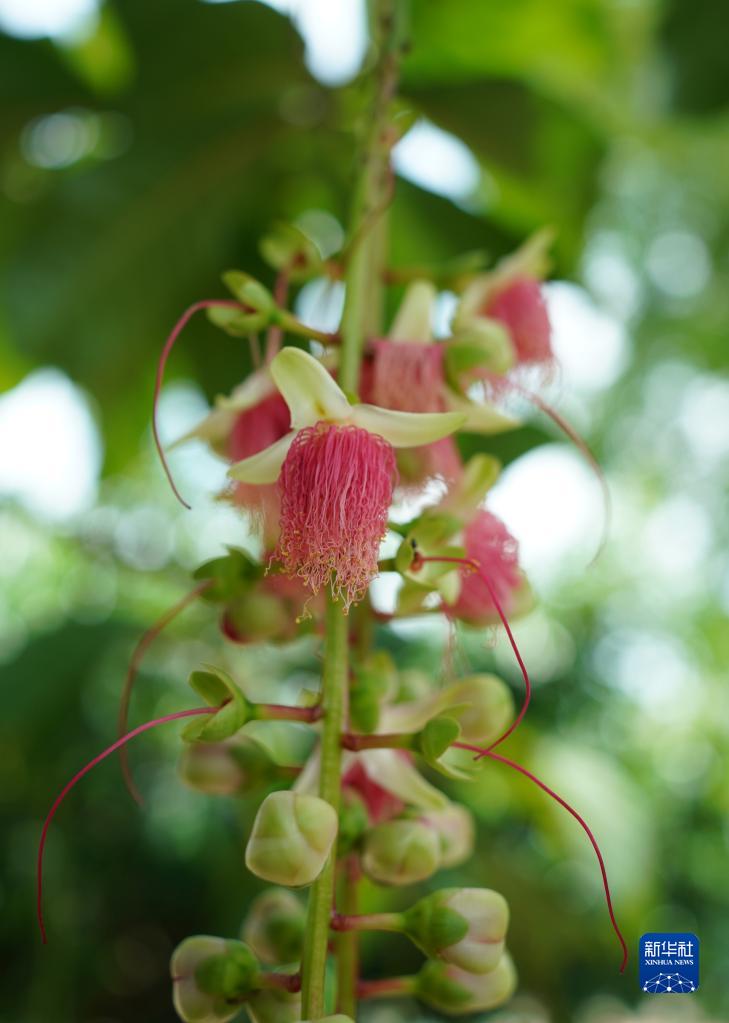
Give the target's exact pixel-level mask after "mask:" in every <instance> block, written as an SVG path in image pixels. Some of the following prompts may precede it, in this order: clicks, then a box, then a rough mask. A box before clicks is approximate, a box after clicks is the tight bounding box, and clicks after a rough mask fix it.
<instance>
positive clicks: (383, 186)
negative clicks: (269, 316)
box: [301, 0, 399, 1020]
mask: <svg viewBox="0 0 729 1023" xmlns="http://www.w3.org/2000/svg"><path fill="white" fill-rule="evenodd" d="M396 7H397V0H375V2H374V3H373V4H372V16H373V31H374V38H375V43H376V45H377V46H378V60H377V64H376V66H375V69H374V75H373V99H372V104H373V105H372V117H371V123H370V128H369V132H368V136H367V138H366V141H365V146H364V149H363V154H362V158H361V159H362V163H361V172H360V177H359V181H358V183H357V186H356V191H355V196H354V206H353V211H352V222H351V228H350V243H349V251H348V257H347V269H346V276H345V287H346V291H345V303H344V309H343V311H342V322H341V328H340V333H341V363H340V370H339V383H340V386H341V387H342V388H343V390H344V391H345V392H349V393H356V392H357V389H358V387H359V374H360V364H361V360H362V351H363V347H364V339H365V335H366V333H367V330H368V327H370V328H371V326H372V324H371V323H370V322H369V321H370V317H371V316H372V310H373V309H377V308H378V307H379V305H380V301H379V298H380V296H379V294H378V292H379V289H380V287H381V283H380V282H381V279H382V269H383V267H382V266H381V265H380V263H381V262H382V261H383V257H384V244H383V237H384V227H383V223H382V221H383V218H384V214H385V208H386V205H387V200H388V191H389V188H390V180H391V170H390V160H389V151H390V146H391V143H392V139H391V138H390V129H389V125H388V114H389V106H390V102H391V100H392V98H393V95H394V92H395V87H396V82H397V72H398V58H399V53H398V47H399V43H398V38H397V32H396V29H397V23H396V13H397V12H396ZM347 622H348V619H347V618H346V617H345V616H344V615H343V613H342V608H341V606H338V605H337V604H335V603H334V601H333V600H332V599H331V598H330V599H329V602H328V606H327V615H326V639H325V662H324V684H323V694H322V695H323V706H324V724H323V733H322V744H321V773H320V785H319V794H320V796H321V798H322V799H326V800H327V801H328V802H330V803H331V804H332V805H333V806H335V807H337V808H338V807H339V797H340V787H341V735H342V732H343V731H344V724H345V712H346V692H347V686H348V683H349V668H348V656H347V654H348V649H347V648H348V625H347ZM335 868H336V862H335V853H334V852H333V853H332V856H331V858H330V860H329V862H328V864H327V866H326V868H325V869H324V871H323V873H322V875H321V876H320V877H319V879H318V880H317V881H316V883H315V884H314V886H313V888H312V890H311V894H310V896H309V909H308V921H307V941H306V943H305V946H304V958H303V962H302V991H301V1007H302V1017H303V1018H304V1019H307V1020H317V1019H320V1018H321V1017H323V1016H324V1014H325V1009H324V978H325V971H326V961H327V953H328V948H329V940H330V931H329V923H330V917H331V913H332V910H333V905H334V888H335ZM352 898H354V896H353V893H351V892H350V899H352ZM350 908H353V903H352V902H351V901H350ZM356 942H357V937H356V935H347V936H346V937H345V938H343V944H344V945H345V949H344V950H343V949H342V948H341V944H340V949H339V951H340V953H341V952H342V951H344V953H345V954H344V955H343V956H342V965H344V964H347V966H348V967H349V968H350V969H351V971H352V976H351V977H344V976H342V972H343V971H342V970H340V975H339V981H340V984H339V987H340V1005H339V1010H340V1011H342V1012H347V1013H349V1014H351V1015H354V1013H355V1008H356V1005H355V1001H356V983H357V978H356V976H355V971H356V969H357V960H358V952H357V945H356Z"/></svg>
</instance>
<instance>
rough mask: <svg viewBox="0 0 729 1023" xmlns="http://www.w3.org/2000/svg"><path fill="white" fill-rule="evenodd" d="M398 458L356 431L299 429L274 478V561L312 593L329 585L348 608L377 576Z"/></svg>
mask: <svg viewBox="0 0 729 1023" xmlns="http://www.w3.org/2000/svg"><path fill="white" fill-rule="evenodd" d="M395 476H396V469H395V453H394V451H393V449H392V447H391V446H390V444H388V443H387V441H386V440H383V438H382V437H378V436H377V435H376V434H372V433H369V432H368V431H367V430H362V429H360V428H359V427H356V426H336V425H334V424H330V423H326V422H319V423H317V424H316V425H314V426H310V427H307V428H306V429H304V430H300V431H299V433H298V434H297V436H296V438H295V440H294V442H293V444H292V445H291V447H290V448H289V452H288V454H287V455H286V459H285V461H284V463H283V466H282V468H281V475H280V477H279V481H278V488H279V495H280V499H281V519H280V526H281V533H280V536H279V541H278V546H277V547H276V550H275V552H274V555H273V556H274V559H275V560H276V561H279V562H280V563H281V565H282V566H283V568H284V571H286V572H287V573H289V574H290V575H292V576H294V575H296V576H300V577H301V578H302V579H303V580H304V582H305V584H306V585H307V586H308V587H309V588H310V589H311V590H312V592H313V593H318V592H319V591H320V590H321V589H323V588H324V587H325V586H326V585H327V584H328V583H329V582H331V585H332V591H333V594H334V597H335V598H336V599H340V598H341V599H342V600H343V601H344V605H345V607H349V605H350V604H351V603H353V602H357V601H359V600H361V599H362V598H363V597H364V595H365V593H366V591H367V587H368V585H369V583H370V581H371V580H372V579H373V578H374V576H375V575H377V555H378V551H379V547H380V542H381V541H382V539H383V537H384V536H385V533H386V531H387V514H388V511H389V508H390V502H391V501H392V488H393V484H394V481H395Z"/></svg>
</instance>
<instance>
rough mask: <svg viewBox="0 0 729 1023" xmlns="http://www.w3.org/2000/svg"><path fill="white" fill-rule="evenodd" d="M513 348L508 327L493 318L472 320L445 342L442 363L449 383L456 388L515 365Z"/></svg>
mask: <svg viewBox="0 0 729 1023" xmlns="http://www.w3.org/2000/svg"><path fill="white" fill-rule="evenodd" d="M515 360H516V352H515V350H514V346H513V344H512V342H511V338H510V336H509V331H508V330H507V329H506V328H505V327H504V325H503V324H501V323H499V322H497V321H496V320H489V319H485V318H480V317H479V318H478V319H474V320H472V321H471V322H470V323H469V324H468V326H467V327H466V328H464V329H463V330H462V331H461V332H459V333H458V334H457V335H456V337H454V338H452V340H450V341H447V342H446V345H445V358H444V362H443V366H444V369H445V375H446V379H447V381H448V383H449V384H450V385H451V386H452V387H453V388H455V390H457V391H465V390H466V389H467V388H468V386H469V384H471V383H473V381H474V380H475V379H478V378H479V376H482V375H483V373H484V372H486V373H497V374H499V375H501V374H502V373H507V372H508V371H509V370H510V369H511V367H512V366H513V365H514V362H515Z"/></svg>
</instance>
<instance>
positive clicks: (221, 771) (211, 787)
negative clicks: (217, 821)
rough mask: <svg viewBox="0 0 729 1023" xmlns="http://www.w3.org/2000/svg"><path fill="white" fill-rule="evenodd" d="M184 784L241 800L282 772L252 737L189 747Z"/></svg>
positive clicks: (185, 752)
mask: <svg viewBox="0 0 729 1023" xmlns="http://www.w3.org/2000/svg"><path fill="white" fill-rule="evenodd" d="M179 770H180V775H181V776H182V780H183V781H184V782H185V783H186V784H187V785H189V786H190V788H193V789H196V790H197V791H198V792H205V793H206V794H208V795H213V796H239V795H243V794H244V793H245V792H249V791H250V790H251V789H255V788H256V787H257V786H259V785H262V784H263V783H264V782H266V781H270V780H271V779H272V778H275V777H276V776H277V774H278V773H279V771H280V770H281V769H280V768H279V767H278V765H277V764H276V763H275V762H274V760H273V759H272V758H271V755H270V753H269V752H268V750H267V749H266V747H265V746H263V745H262V744H261V743H259V742H258V741H257V740H256V739H255V738H254V737H253V736H252V735H240V734H239V735H234V736H233V737H232V738H231V739H226V740H224V741H223V742H195V743H192V744H191V745H189V746H186V747H185V749H184V750H183V752H182V756H181V757H180V765H179Z"/></svg>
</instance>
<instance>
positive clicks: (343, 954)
mask: <svg viewBox="0 0 729 1023" xmlns="http://www.w3.org/2000/svg"><path fill="white" fill-rule="evenodd" d="M342 867H343V870H342V877H341V882H340V890H339V899H338V905H339V906H340V907H341V910H342V912H343V913H346V914H348V915H347V916H346V917H340V915H339V914H338V913H336V914H335V916H334V918H333V921H332V929H333V930H334V929H336V925H335V923H334V919H349V914H356V913H357V910H358V908H359V879H360V866H359V859H358V857H357V856H356V855H355V854H353V855H351V856H349V857H348V858H347V860H345V862H344V863H343V864H342ZM335 951H336V955H337V1012H341V1013H342V1015H343V1016H350V1017H351V1018H352V1019H354V1018H355V1015H356V1012H357V979H358V977H359V940H358V935H357V932H356V931H355V930H354V928H350V929H349V930H347V929H346V928H345V929H342V930H341V931H340V933H338V934H337V937H336V939H335Z"/></svg>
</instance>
